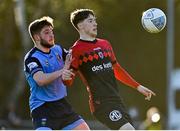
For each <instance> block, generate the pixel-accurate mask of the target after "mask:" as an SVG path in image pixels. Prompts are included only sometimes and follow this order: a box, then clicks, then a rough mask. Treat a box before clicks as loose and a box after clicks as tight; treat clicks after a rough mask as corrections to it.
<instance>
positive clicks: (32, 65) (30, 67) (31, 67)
mask: <svg viewBox="0 0 180 131" xmlns="http://www.w3.org/2000/svg"><path fill="white" fill-rule="evenodd" d="M27 67H28V68H29V70H30V71H32V69H34V68H36V67H38V64H37V63H36V62H31V63H29V64H28V65H27Z"/></svg>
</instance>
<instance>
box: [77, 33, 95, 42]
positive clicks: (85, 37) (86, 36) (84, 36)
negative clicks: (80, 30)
mask: <svg viewBox="0 0 180 131" xmlns="http://www.w3.org/2000/svg"><path fill="white" fill-rule="evenodd" d="M80 39H81V40H86V41H94V40H95V39H96V37H92V36H89V35H82V34H80Z"/></svg>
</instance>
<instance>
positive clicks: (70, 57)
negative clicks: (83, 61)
mask: <svg viewBox="0 0 180 131" xmlns="http://www.w3.org/2000/svg"><path fill="white" fill-rule="evenodd" d="M72 61H73V59H72V51H71V50H70V51H69V53H68V54H67V55H66V60H65V64H64V69H69V68H70V65H71V62H72Z"/></svg>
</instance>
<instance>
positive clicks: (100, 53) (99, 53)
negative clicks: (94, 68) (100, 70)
mask: <svg viewBox="0 0 180 131" xmlns="http://www.w3.org/2000/svg"><path fill="white" fill-rule="evenodd" d="M98 55H99V57H100V58H101V59H103V58H104V55H103V53H102V52H101V51H100V52H98Z"/></svg>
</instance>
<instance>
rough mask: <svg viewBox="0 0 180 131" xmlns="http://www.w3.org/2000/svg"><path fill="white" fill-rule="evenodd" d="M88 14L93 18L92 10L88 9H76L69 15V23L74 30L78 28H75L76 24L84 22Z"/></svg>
mask: <svg viewBox="0 0 180 131" xmlns="http://www.w3.org/2000/svg"><path fill="white" fill-rule="evenodd" d="M90 14H91V15H93V16H95V14H94V11H93V10H90V9H76V10H74V11H73V12H72V13H71V15H70V21H71V23H72V25H73V26H74V27H75V28H76V29H78V27H77V25H78V23H79V22H81V21H83V20H85V19H86V18H87V17H88V16H89V15H90Z"/></svg>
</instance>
